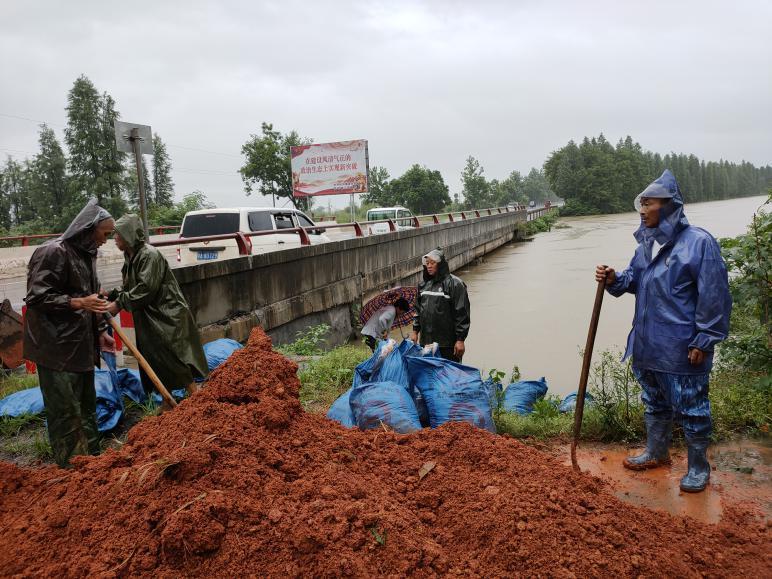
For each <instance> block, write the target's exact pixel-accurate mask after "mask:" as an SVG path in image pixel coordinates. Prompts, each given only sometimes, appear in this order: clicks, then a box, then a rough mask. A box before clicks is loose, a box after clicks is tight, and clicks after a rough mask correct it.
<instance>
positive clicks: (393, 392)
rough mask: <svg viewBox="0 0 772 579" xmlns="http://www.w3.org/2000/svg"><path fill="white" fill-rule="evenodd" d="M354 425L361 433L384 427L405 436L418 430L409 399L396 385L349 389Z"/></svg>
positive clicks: (418, 425) (406, 393) (388, 384)
mask: <svg viewBox="0 0 772 579" xmlns="http://www.w3.org/2000/svg"><path fill="white" fill-rule="evenodd" d="M349 403H350V405H351V413H352V415H353V417H354V422H355V423H356V425H357V426H358V427H359V428H360V430H370V429H372V428H380V427H381V425H382V424H383V425H385V426H387V427H389V428H391V429H392V430H394V431H395V432H399V433H400V434H407V433H409V432H415V431H416V430H421V421H420V420H419V418H418V411H417V410H416V407H415V403H414V402H413V398H412V396H410V393H409V392H408V391H407V389H406V388H404V387H403V386H401V385H399V384H397V383H396V382H365V383H363V384H360V385H359V386H357V387H356V388H352V390H351V395H350V397H349Z"/></svg>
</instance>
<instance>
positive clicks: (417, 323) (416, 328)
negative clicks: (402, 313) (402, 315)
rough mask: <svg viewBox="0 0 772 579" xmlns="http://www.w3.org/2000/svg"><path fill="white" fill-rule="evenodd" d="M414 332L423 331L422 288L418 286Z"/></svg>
mask: <svg viewBox="0 0 772 579" xmlns="http://www.w3.org/2000/svg"><path fill="white" fill-rule="evenodd" d="M413 331H414V332H420V331H421V286H420V285H419V286H418V290H417V291H416V294H415V316H413Z"/></svg>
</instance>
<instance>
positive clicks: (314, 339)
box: [277, 324, 330, 356]
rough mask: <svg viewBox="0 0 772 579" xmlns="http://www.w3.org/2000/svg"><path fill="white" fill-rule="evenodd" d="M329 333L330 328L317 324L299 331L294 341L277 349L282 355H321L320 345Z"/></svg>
mask: <svg viewBox="0 0 772 579" xmlns="http://www.w3.org/2000/svg"><path fill="white" fill-rule="evenodd" d="M329 332H330V326H328V325H327V324H319V325H318V326H311V327H310V328H308V329H306V330H303V331H300V332H298V333H297V334H296V335H295V341H294V342H292V343H291V344H285V345H284V346H280V347H278V348H277V350H278V351H279V352H281V353H282V354H285V355H286V354H295V355H296V356H315V355H318V354H321V353H322V347H321V343H322V342H323V341H324V339H325V338H326V337H327V334H328V333H329Z"/></svg>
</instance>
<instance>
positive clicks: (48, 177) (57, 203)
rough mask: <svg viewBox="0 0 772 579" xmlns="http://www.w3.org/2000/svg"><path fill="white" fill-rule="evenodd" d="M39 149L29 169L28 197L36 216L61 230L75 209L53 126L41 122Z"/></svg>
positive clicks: (60, 148) (62, 155) (65, 164)
mask: <svg viewBox="0 0 772 579" xmlns="http://www.w3.org/2000/svg"><path fill="white" fill-rule="evenodd" d="M38 142H39V144H40V152H39V153H38V154H37V155H35V158H34V159H33V160H32V163H31V165H30V171H29V190H30V196H31V198H32V201H33V205H34V207H35V212H36V214H37V215H38V217H39V218H40V219H41V220H42V221H44V222H46V223H48V224H49V225H50V226H52V227H53V228H54V229H55V230H57V231H60V230H62V229H63V227H64V226H66V225H67V223H69V221H70V217H72V216H73V215H74V212H75V211H77V209H78V208H77V207H74V204H73V203H72V202H71V194H70V190H69V188H68V176H67V159H66V158H65V156H64V151H63V150H62V147H61V145H60V144H59V140H58V139H57V138H56V134H55V133H54V131H53V129H51V128H50V127H48V126H47V125H40V135H39V137H38Z"/></svg>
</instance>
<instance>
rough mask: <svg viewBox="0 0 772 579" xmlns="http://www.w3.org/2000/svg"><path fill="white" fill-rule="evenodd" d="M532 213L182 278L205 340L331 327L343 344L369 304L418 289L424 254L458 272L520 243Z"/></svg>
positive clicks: (311, 249)
mask: <svg viewBox="0 0 772 579" xmlns="http://www.w3.org/2000/svg"><path fill="white" fill-rule="evenodd" d="M525 221H526V211H520V212H510V213H503V214H494V215H491V216H485V217H480V218H475V219H469V220H465V221H456V222H454V223H443V224H440V225H432V226H425V227H420V228H416V229H409V230H404V231H398V232H394V233H388V234H384V235H376V236H371V237H360V238H354V239H347V240H343V241H336V242H331V243H325V244H322V245H315V246H306V247H299V248H296V249H288V250H284V251H277V252H273V253H267V254H263V255H250V256H244V257H239V258H236V259H229V260H223V261H219V262H213V263H206V264H201V265H195V266H189V267H180V268H177V269H175V270H174V275H175V276H176V278H177V280H178V281H179V283H180V286H181V287H182V291H183V292H184V294H185V297H186V298H187V300H188V303H189V304H190V307H191V310H192V311H193V313H194V316H195V318H196V320H197V322H198V325H199V327H202V332H203V336H202V337H203V338H204V340H205V341H209V340H212V339H215V338H218V337H230V338H233V339H235V340H240V341H241V340H244V339H246V337H247V336H248V335H249V331H250V330H251V329H252V327H254V326H255V325H258V324H259V325H262V326H263V327H264V328H265V329H266V330H267V331H268V333H269V334H270V335H272V336H273V338H274V341H275V342H276V343H279V344H280V343H286V342H288V341H291V340H292V339H293V338H294V337H295V334H296V332H297V331H299V330H302V329H304V328H307V327H309V326H312V325H316V324H320V323H327V324H329V325H330V326H331V327H332V332H331V335H330V338H329V340H328V341H329V342H330V343H331V344H337V343H341V342H343V341H345V340H346V339H348V338H349V337H351V336H352V335H353V334H354V332H355V331H356V318H357V316H358V312H359V308H360V307H361V304H362V303H363V302H365V301H367V300H368V299H369V298H371V297H372V296H374V295H375V294H377V293H378V292H380V291H382V290H384V289H386V288H389V287H393V286H396V285H415V284H416V283H417V281H418V280H419V278H420V275H421V271H422V268H421V256H422V255H424V254H425V253H426V252H428V251H429V250H431V249H433V248H435V247H442V248H443V249H444V250H445V255H446V256H447V258H448V261H449V264H450V268H451V270H455V269H458V268H460V267H462V266H464V265H466V264H467V263H470V262H471V261H473V260H474V259H476V258H478V257H480V256H482V255H484V254H486V253H488V252H490V251H492V250H494V249H496V248H497V247H499V246H501V245H502V244H504V243H507V242H509V241H512V239H513V238H514V237H515V235H516V233H517V231H518V224H519V223H524V222H525Z"/></svg>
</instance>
